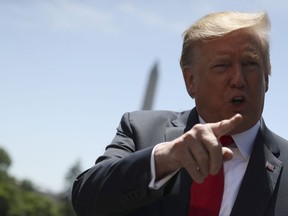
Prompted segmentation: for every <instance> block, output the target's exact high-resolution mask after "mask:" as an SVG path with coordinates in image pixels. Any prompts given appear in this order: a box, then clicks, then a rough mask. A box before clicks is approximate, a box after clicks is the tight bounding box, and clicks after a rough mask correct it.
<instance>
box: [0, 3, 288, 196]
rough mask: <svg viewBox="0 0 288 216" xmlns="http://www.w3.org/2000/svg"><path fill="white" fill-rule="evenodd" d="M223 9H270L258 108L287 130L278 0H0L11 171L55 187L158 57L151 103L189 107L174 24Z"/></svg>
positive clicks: (98, 141) (138, 92)
mask: <svg viewBox="0 0 288 216" xmlns="http://www.w3.org/2000/svg"><path fill="white" fill-rule="evenodd" d="M223 10H240V11H252V12H254V11H261V10H266V11H267V12H268V13H269V15H270V18H271V22H272V31H271V61H272V76H271V78H270V88H269V91H268V93H267V94H266V105H265V110H264V113H263V116H264V118H265V121H266V123H267V125H268V126H269V127H270V128H271V129H272V130H274V131H275V132H276V133H278V134H280V135H281V136H283V137H284V138H286V139H288V134H287V126H286V124H285V123H286V122H288V113H287V112H286V110H287V107H288V102H287V92H288V85H287V79H288V75H287V74H288V66H287V52H288V43H287V38H288V30H287V28H286V25H287V20H288V13H287V11H288V3H287V1H285V0H280V1H273V2H272V1H264V0H249V1H248V0H241V1H240V0H239V1H236V0H218V1H212V0H211V1H208V0H198V1H196V0H190V1H189V0H182V1H176V0H175V1H169V0H168V1H167V0H166V1H164V0H158V1H152V0H147V1H140V0H135V1H132V0H131V1H129V0H117V1H116V0H111V1H107V0H94V1H93V0H49V1H48V0H25V1H21V0H0V35H1V36H0V38H1V42H0V99H1V106H0V146H2V147H4V148H5V149H6V150H7V151H8V153H9V154H10V156H11V158H12V160H13V165H12V167H11V169H10V173H11V174H12V175H14V176H16V177H17V178H19V179H30V180H32V181H33V182H34V183H35V184H36V185H37V186H38V187H40V188H42V189H43V190H51V191H55V192H58V191H60V190H61V189H62V188H63V183H64V182H63V179H64V176H65V174H66V172H67V170H68V169H69V168H70V166H71V165H72V164H74V163H75V162H76V161H77V160H80V161H81V164H82V167H83V169H86V168H89V167H90V166H92V165H93V163H94V161H95V159H96V158H97V157H98V156H99V155H100V154H102V153H103V151H104V148H105V146H106V145H107V144H109V142H110V141H111V139H112V138H113V136H114V134H115V131H116V127H117V125H118V123H119V120H120V118H121V116H122V114H123V113H124V112H127V111H133V110H137V109H140V107H141V104H142V100H143V96H144V91H145V86H146V83H147V79H148V74H149V71H150V69H151V67H152V65H153V64H154V62H155V61H158V62H159V72H160V75H159V76H160V77H159V82H158V86H157V93H156V98H155V103H154V109H168V110H176V111H181V110H186V109H190V108H192V107H193V106H194V101H193V100H192V99H190V98H189V96H188V94H187V93H186V89H185V87H184V82H183V80H182V74H181V71H180V68H179V63H178V61H179V56H180V51H181V43H182V36H181V34H182V32H183V31H184V30H185V29H186V28H187V27H188V26H190V25H191V24H192V23H193V22H194V21H196V20H197V19H198V18H200V17H201V16H203V15H205V14H207V13H209V12H215V11H223Z"/></svg>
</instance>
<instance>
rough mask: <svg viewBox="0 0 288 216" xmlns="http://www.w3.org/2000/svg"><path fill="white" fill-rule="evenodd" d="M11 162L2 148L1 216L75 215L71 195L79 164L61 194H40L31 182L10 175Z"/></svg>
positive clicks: (0, 158) (68, 177)
mask: <svg viewBox="0 0 288 216" xmlns="http://www.w3.org/2000/svg"><path fill="white" fill-rule="evenodd" d="M11 163H12V161H11V159H10V157H9V155H8V153H7V152H6V151H5V150H4V149H3V148H1V147H0V215H1V216H39V215H41V216H75V215H76V214H75V213H74V211H73V209H72V206H71V202H70V199H69V197H70V196H68V193H69V192H70V191H71V188H72V184H73V182H74V179H75V178H74V177H76V176H75V175H76V174H77V175H78V174H79V173H80V163H79V162H77V163H76V164H74V165H73V166H72V167H71V169H70V170H68V173H67V178H66V179H65V181H66V183H65V187H64V189H63V192H62V193H60V194H47V193H43V192H40V191H38V190H37V189H36V188H35V187H34V185H33V183H32V182H31V181H30V180H22V181H19V180H16V179H15V178H13V177H12V176H10V175H9V174H8V168H9V166H10V165H11Z"/></svg>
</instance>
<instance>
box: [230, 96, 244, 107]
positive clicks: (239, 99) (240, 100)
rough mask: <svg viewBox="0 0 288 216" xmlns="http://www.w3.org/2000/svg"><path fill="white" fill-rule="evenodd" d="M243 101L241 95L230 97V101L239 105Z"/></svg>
mask: <svg viewBox="0 0 288 216" xmlns="http://www.w3.org/2000/svg"><path fill="white" fill-rule="evenodd" d="M244 102H245V98H244V97H241V96H237V97H234V98H232V100H231V103H232V104H235V105H239V104H242V103H244Z"/></svg>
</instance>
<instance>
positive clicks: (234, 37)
mask: <svg viewBox="0 0 288 216" xmlns="http://www.w3.org/2000/svg"><path fill="white" fill-rule="evenodd" d="M194 51H195V52H194V54H196V56H198V57H199V55H201V56H203V55H205V54H207V52H210V53H211V52H214V53H215V54H219V55H220V54H227V53H231V52H242V53H247V54H250V55H252V56H255V55H259V56H261V57H264V50H263V47H262V45H261V40H260V38H259V36H258V34H256V33H255V32H254V31H252V30H248V29H245V30H236V31H233V32H230V33H229V34H226V35H223V36H221V37H215V38H210V39H206V40H204V41H198V42H196V44H195V47H194ZM196 56H195V55H194V57H196Z"/></svg>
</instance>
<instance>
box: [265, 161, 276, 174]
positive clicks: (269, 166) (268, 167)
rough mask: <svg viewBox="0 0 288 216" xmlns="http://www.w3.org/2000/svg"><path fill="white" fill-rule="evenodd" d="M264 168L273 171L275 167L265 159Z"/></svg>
mask: <svg viewBox="0 0 288 216" xmlns="http://www.w3.org/2000/svg"><path fill="white" fill-rule="evenodd" d="M266 169H268V170H269V171H271V172H273V171H274V169H275V166H274V165H273V164H271V163H270V162H269V161H266Z"/></svg>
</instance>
